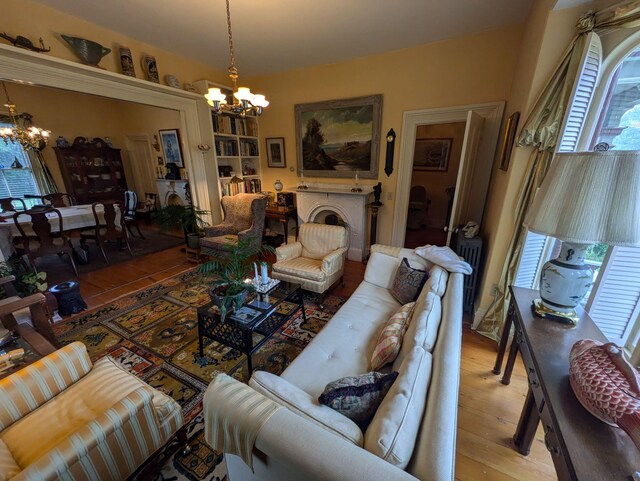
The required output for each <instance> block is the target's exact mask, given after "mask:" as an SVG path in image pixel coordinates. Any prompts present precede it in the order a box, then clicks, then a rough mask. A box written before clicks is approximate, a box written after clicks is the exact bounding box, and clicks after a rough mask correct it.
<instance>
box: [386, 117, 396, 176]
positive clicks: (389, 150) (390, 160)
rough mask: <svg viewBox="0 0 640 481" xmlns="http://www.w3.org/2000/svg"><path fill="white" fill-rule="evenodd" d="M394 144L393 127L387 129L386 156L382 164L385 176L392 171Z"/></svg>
mask: <svg viewBox="0 0 640 481" xmlns="http://www.w3.org/2000/svg"><path fill="white" fill-rule="evenodd" d="M395 145H396V133H395V132H394V131H393V129H389V132H387V158H386V161H385V164H384V173H385V174H387V177H389V176H390V175H391V172H393V149H394V147H395Z"/></svg>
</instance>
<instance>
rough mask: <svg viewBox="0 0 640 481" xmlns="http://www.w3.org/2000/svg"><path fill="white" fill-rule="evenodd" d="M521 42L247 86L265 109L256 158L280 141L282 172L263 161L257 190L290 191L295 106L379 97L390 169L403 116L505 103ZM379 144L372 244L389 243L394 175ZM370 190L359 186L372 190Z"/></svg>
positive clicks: (472, 44)
mask: <svg viewBox="0 0 640 481" xmlns="http://www.w3.org/2000/svg"><path fill="white" fill-rule="evenodd" d="M521 36H522V26H521V25H516V26H511V27H507V28H502V29H497V30H491V31H487V32H483V33H480V34H477V35H471V36H466V37H460V38H456V39H452V40H447V41H443V42H438V43H432V44H428V45H422V46H419V47H414V48H409V49H405V50H400V51H395V52H390V53H385V54H380V55H374V56H369V57H364V58H359V59H355V60H351V61H348V62H342V63H338V64H333V65H325V66H320V67H312V68H306V69H301V70H294V71H289V72H285V73H280V74H276V75H271V76H268V77H256V78H252V79H248V80H247V85H249V86H250V87H251V89H252V90H254V91H261V92H264V93H265V94H266V95H267V98H268V99H269V100H270V101H271V105H270V106H269V108H268V109H266V110H265V113H264V114H263V116H262V117H261V119H260V137H261V147H262V148H263V151H264V145H265V141H264V139H265V138H266V137H284V138H285V147H286V162H287V169H269V168H267V165H266V158H264V156H263V159H262V162H263V163H262V169H263V188H264V189H265V190H273V183H274V181H275V180H276V179H280V180H282V182H283V183H284V185H285V188H288V187H294V186H295V185H296V182H297V174H296V173H295V172H291V171H290V170H289V167H296V137H295V123H294V106H295V104H299V103H305V102H316V101H322V100H332V99H340V98H349V97H356V96H364V95H372V94H383V106H382V126H381V136H384V135H385V134H386V132H387V131H388V130H389V129H390V128H391V127H393V129H394V130H395V131H396V133H397V134H398V137H397V139H396V152H395V156H396V161H395V165H396V166H397V165H398V159H397V157H398V155H399V146H400V141H401V138H402V132H401V130H402V114H403V112H405V111H407V110H416V109H426V108H436V107H450V106H456V105H466V104H474V103H482V102H492V101H499V100H505V99H508V98H509V95H510V92H511V82H512V79H513V74H514V70H515V66H516V62H517V54H518V51H519V45H520V41H521ZM381 140H382V146H381V147H382V148H381V149H380V158H379V179H378V180H379V181H381V182H382V189H383V196H382V201H383V202H384V204H385V205H384V207H383V208H382V210H381V211H380V221H379V229H378V241H379V242H382V243H389V242H390V241H391V234H392V232H391V230H392V222H393V219H392V217H393V209H394V200H393V199H395V191H396V179H397V168H396V169H395V170H394V172H393V174H392V175H391V176H390V177H387V176H386V175H385V174H384V171H383V169H384V153H385V145H384V138H382V139H381ZM305 180H309V181H317V182H336V183H351V182H353V180H352V179H336V180H327V179H326V178H322V179H308V178H305ZM376 182H377V180H376V181H372V180H371V181H363V183H367V184H371V185H373V184H375V183H376ZM390 195H391V198H390V197H389V196H390Z"/></svg>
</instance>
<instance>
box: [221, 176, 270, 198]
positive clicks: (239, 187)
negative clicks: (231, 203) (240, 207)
mask: <svg viewBox="0 0 640 481" xmlns="http://www.w3.org/2000/svg"><path fill="white" fill-rule="evenodd" d="M259 192H262V182H260V179H245V180H244V181H243V182H237V183H236V182H225V183H224V184H222V195H236V194H257V193H259Z"/></svg>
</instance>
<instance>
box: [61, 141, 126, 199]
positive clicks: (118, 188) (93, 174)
mask: <svg viewBox="0 0 640 481" xmlns="http://www.w3.org/2000/svg"><path fill="white" fill-rule="evenodd" d="M53 150H54V151H55V152H56V156H57V158H58V164H60V171H61V172H62V177H63V178H64V184H65V187H66V191H67V193H69V194H71V195H72V196H73V197H75V199H76V202H77V203H78V204H93V203H94V202H98V201H102V200H110V199H114V200H122V199H124V191H125V190H127V180H126V178H125V175H124V167H123V165H122V158H121V157H120V149H114V148H112V147H110V146H109V145H108V144H107V143H106V142H105V141H104V140H102V139H100V138H95V139H93V140H91V141H89V140H87V139H85V138H84V137H77V138H76V139H75V140H74V141H73V145H70V146H68V147H54V148H53Z"/></svg>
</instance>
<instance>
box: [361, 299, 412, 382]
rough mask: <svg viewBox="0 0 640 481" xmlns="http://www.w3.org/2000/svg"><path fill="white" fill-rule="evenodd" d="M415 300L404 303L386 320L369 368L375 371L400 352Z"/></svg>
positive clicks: (391, 360)
mask: <svg viewBox="0 0 640 481" xmlns="http://www.w3.org/2000/svg"><path fill="white" fill-rule="evenodd" d="M415 305H416V303H415V302H409V303H408V304H405V305H404V306H402V307H401V308H400V309H398V310H397V311H396V312H394V313H393V315H392V316H391V317H390V318H389V319H388V320H387V322H386V323H385V324H384V326H382V331H380V335H379V336H378V342H376V347H375V348H374V349H373V355H372V356H371V369H373V370H374V371H377V370H378V369H380V368H381V367H382V366H384V365H385V364H389V363H390V362H393V361H394V360H395V358H396V357H397V356H398V353H399V352H400V346H402V339H403V338H404V333H405V332H407V327H408V326H409V321H410V320H411V316H412V314H413V308H414V307H415Z"/></svg>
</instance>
